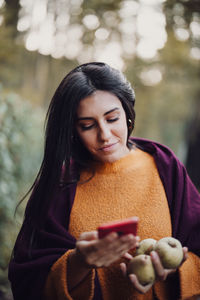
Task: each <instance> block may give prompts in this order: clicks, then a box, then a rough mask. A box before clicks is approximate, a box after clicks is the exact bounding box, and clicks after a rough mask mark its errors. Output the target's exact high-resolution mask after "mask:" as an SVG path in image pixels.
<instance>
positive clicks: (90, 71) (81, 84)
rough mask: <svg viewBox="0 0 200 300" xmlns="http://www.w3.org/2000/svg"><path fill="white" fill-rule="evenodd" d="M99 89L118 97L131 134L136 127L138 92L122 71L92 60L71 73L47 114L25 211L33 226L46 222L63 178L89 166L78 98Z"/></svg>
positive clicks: (75, 178) (58, 90)
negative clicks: (41, 152)
mask: <svg viewBox="0 0 200 300" xmlns="http://www.w3.org/2000/svg"><path fill="white" fill-rule="evenodd" d="M96 90H104V91H109V92H110V93H113V94H114V95H115V96H117V97H118V98H119V100H120V101H121V103H122V106H123V108H124V111H125V113H126V118H127V127H128V137H129V136H130V134H131V132H132V130H133V127H134V121H135V111H134V103H135V95H134V91H133V89H132V87H131V85H130V83H129V82H128V81H127V79H126V78H125V77H124V75H123V74H122V73H121V72H119V71H118V70H116V69H114V68H111V67H110V66H108V65H107V64H105V63H99V62H92V63H87V64H83V65H80V66H78V67H77V68H75V69H73V70H72V71H71V72H70V73H68V74H67V76H66V77H65V78H64V79H63V80H62V81H61V83H60V85H59V86H58V88H57V90H56V92H55V94H54V96H53V98H52V100H51V103H50V106H49V109H48V112H47V116H46V132H45V148H44V157H43V161H42V164H41V168H40V171H39V173H38V175H37V177H36V179H35V182H34V184H33V186H32V187H31V190H30V191H32V195H31V197H30V200H29V203H28V205H27V208H26V211H25V218H26V219H27V220H29V222H30V223H31V224H32V226H33V228H41V227H42V226H43V225H44V223H45V218H46V216H47V213H48V210H49V208H50V205H51V202H52V199H53V198H54V195H55V193H56V191H57V190H58V189H59V187H60V183H61V179H62V183H63V184H66V185H67V184H70V183H72V181H73V180H75V181H78V178H79V177H78V174H79V172H80V170H81V168H84V167H86V166H87V165H88V161H89V160H90V159H91V157H90V153H88V151H87V149H86V148H85V147H84V146H83V144H82V143H81V142H80V140H79V139H78V136H77V134H76V131H75V120H76V112H77V107H78V104H79V102H80V101H81V100H82V99H84V98H86V97H87V96H89V95H91V94H92V93H94V91H96ZM127 145H128V139H127ZM72 161H73V165H76V169H77V176H76V177H74V176H73V178H71V176H70V169H71V168H70V166H71V164H72V163H71V162H72ZM63 167H64V168H65V175H64V180H63ZM66 174H67V175H66ZM72 179H73V180H72Z"/></svg>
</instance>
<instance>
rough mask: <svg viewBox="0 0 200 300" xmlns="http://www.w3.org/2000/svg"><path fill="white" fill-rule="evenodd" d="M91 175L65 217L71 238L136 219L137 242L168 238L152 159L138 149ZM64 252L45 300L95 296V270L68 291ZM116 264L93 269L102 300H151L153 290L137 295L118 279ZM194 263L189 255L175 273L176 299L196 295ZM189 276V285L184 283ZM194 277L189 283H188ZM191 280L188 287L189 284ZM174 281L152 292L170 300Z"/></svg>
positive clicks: (167, 222)
mask: <svg viewBox="0 0 200 300" xmlns="http://www.w3.org/2000/svg"><path fill="white" fill-rule="evenodd" d="M95 168H96V173H95V176H94V177H93V178H92V179H91V180H89V181H87V179H88V178H89V177H90V176H91V174H90V173H88V172H83V173H82V174H81V178H80V182H81V183H82V184H79V185H78V186H77V190H76V195H75V199H74V204H73V207H72V211H71V215H70V224H69V232H70V233H71V234H72V235H74V236H75V237H76V238H78V237H79V235H80V234H81V233H82V232H84V231H92V230H95V229H96V228H97V227H98V226H99V225H100V224H102V223H105V222H109V221H113V220H119V219H124V218H129V217H132V216H138V217H139V219H140V221H139V229H138V235H139V236H140V238H141V240H143V239H145V238H149V237H151V238H154V239H156V240H159V239H160V238H162V237H165V236H171V233H172V230H171V220H170V213H169V208H168V203H167V199H166V195H165V191H164V188H163V185H162V182H161V180H160V177H159V174H158V171H157V168H156V165H155V162H154V160H153V158H152V156H151V155H149V154H148V153H146V152H143V151H141V150H139V149H137V150H133V151H131V152H130V153H129V154H128V155H127V156H125V157H123V158H121V159H120V160H118V161H116V162H114V163H105V164H98V163H97V164H96V165H95ZM70 251H72V250H69V251H67V252H66V253H65V255H63V256H62V257H61V258H60V259H59V260H58V261H57V262H56V263H55V264H54V265H53V267H52V269H51V271H50V273H49V276H48V279H47V283H46V288H45V294H46V299H48V300H51V299H52V300H53V299H58V300H64V299H76V300H78V299H80V300H84V299H85V300H90V299H92V297H93V294H94V270H93V271H91V273H90V274H89V275H88V276H87V277H86V278H85V279H84V281H82V282H81V283H80V284H79V285H78V286H77V287H76V288H75V289H74V290H72V291H71V293H69V291H68V288H67V277H68V276H69V274H68V272H67V257H68V255H69V253H70ZM121 261H122V260H119V261H117V262H116V263H114V264H112V265H111V266H110V267H106V268H99V269H97V273H98V277H99V281H100V285H101V289H102V294H103V299H104V300H118V299H119V300H122V299H124V300H132V299H134V300H143V299H145V300H152V299H153V291H152V289H151V290H149V291H148V292H147V293H146V294H145V295H141V294H139V293H138V292H137V291H136V290H135V289H134V288H133V286H132V285H131V283H130V282H129V281H128V280H127V279H126V278H124V277H123V275H122V273H121V270H120V268H119V263H120V262H121ZM198 265H199V267H200V263H199V258H197V257H196V256H195V255H194V254H193V253H190V254H189V259H188V260H187V261H186V262H185V263H184V264H183V266H182V267H181V268H180V278H181V283H180V289H181V299H186V298H189V297H191V296H192V295H195V294H196V295H197V293H198V286H199V284H198V282H197V281H196V279H195V278H197V280H198V278H200V274H199V271H198V268H199V267H198ZM188 275H189V276H190V283H189V282H187V280H188ZM192 277H193V278H192ZM191 280H192V282H191ZM172 285H173V282H171V281H170V279H169V280H168V279H167V280H166V281H165V282H156V283H155V284H154V287H153V288H154V292H155V293H156V295H157V297H158V299H160V300H171V299H172V295H171V294H170V293H171V292H172V289H173V287H172Z"/></svg>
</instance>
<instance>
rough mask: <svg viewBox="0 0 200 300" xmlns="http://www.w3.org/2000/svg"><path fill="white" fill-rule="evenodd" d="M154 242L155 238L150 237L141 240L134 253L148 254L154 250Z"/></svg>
mask: <svg viewBox="0 0 200 300" xmlns="http://www.w3.org/2000/svg"><path fill="white" fill-rule="evenodd" d="M156 242H157V241H156V240H154V239H150V238H149V239H145V240H142V241H141V242H140V243H139V246H138V247H137V249H136V255H139V254H147V255H149V254H150V252H151V251H153V250H154V248H155V245H156Z"/></svg>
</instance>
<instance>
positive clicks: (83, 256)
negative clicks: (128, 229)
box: [75, 231, 139, 269]
mask: <svg viewBox="0 0 200 300" xmlns="http://www.w3.org/2000/svg"><path fill="white" fill-rule="evenodd" d="M138 243H139V237H138V236H136V237H135V236H134V235H132V234H127V235H124V236H121V237H119V236H118V234H117V233H115V232H112V233H110V234H109V235H107V236H106V237H104V238H102V239H99V238H98V232H97V231H91V232H84V233H82V234H81V235H80V237H79V239H78V240H77V242H76V248H75V256H77V258H78V259H79V261H81V262H82V263H83V264H84V265H85V267H86V268H89V269H90V268H99V267H108V266H109V265H111V264H112V263H114V262H115V261H117V260H118V259H119V258H121V257H123V256H126V253H127V252H128V251H129V250H130V249H133V248H135V247H137V246H138Z"/></svg>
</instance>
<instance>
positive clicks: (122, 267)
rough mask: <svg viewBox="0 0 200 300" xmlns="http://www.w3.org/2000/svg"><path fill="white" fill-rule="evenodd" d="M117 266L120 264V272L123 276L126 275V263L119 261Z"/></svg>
mask: <svg viewBox="0 0 200 300" xmlns="http://www.w3.org/2000/svg"><path fill="white" fill-rule="evenodd" d="M119 266H120V269H121V271H122V274H123V275H124V276H126V270H127V268H126V264H125V263H121V264H120V265H119Z"/></svg>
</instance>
